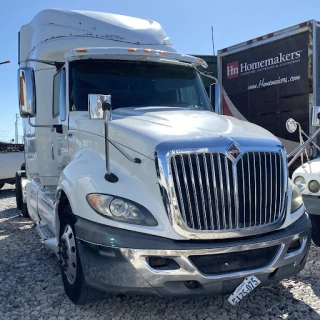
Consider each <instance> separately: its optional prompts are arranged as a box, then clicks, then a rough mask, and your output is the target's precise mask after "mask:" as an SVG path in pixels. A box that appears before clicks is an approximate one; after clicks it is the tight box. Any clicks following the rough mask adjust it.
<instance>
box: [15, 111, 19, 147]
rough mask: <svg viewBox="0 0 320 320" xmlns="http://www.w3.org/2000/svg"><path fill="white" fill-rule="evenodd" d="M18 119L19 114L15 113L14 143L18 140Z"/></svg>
mask: <svg viewBox="0 0 320 320" xmlns="http://www.w3.org/2000/svg"><path fill="white" fill-rule="evenodd" d="M18 119H19V116H18V114H17V113H16V123H15V129H16V130H15V134H16V143H19V142H18Z"/></svg>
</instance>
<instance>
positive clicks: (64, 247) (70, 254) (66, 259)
mask: <svg viewBox="0 0 320 320" xmlns="http://www.w3.org/2000/svg"><path fill="white" fill-rule="evenodd" d="M59 247H60V250H59V255H60V264H61V269H62V271H63V273H64V274H65V276H66V278H67V280H68V282H69V283H70V284H73V283H74V282H75V280H76V276H77V249H76V241H75V237H74V233H73V230H72V228H71V226H70V225H68V224H67V225H66V226H65V228H64V231H63V234H62V236H61V239H60V244H59Z"/></svg>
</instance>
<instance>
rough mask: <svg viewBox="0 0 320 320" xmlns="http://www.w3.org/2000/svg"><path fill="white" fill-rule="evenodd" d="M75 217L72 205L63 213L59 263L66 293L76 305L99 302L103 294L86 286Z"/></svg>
mask: <svg viewBox="0 0 320 320" xmlns="http://www.w3.org/2000/svg"><path fill="white" fill-rule="evenodd" d="M75 220H76V219H75V216H74V215H73V213H72V210H71V207H70V205H68V206H66V207H65V208H64V210H63V212H62V221H61V225H60V237H59V263H60V269H61V276H62V281H63V286H64V290H65V293H66V294H67V296H68V297H69V299H70V300H71V301H72V302H73V303H74V304H76V305H84V304H87V303H91V302H95V301H97V300H99V299H100V298H101V297H102V295H103V293H102V292H100V291H98V290H96V289H94V288H91V287H89V286H88V285H87V284H86V281H85V278H84V274H83V270H82V266H81V261H80V258H79V254H78V247H77V242H76V234H75V228H74V224H75Z"/></svg>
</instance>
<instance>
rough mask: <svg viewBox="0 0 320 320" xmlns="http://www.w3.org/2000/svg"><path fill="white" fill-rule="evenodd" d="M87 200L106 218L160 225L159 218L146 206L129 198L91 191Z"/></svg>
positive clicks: (145, 224) (131, 222) (143, 224)
mask: <svg viewBox="0 0 320 320" xmlns="http://www.w3.org/2000/svg"><path fill="white" fill-rule="evenodd" d="M87 201H88V203H89V204H90V206H91V207H92V208H93V209H94V210H95V211H97V212H98V213H100V214H102V215H103V216H105V217H106V218H109V219H112V220H115V221H119V222H125V223H130V224H138V225H142V226H157V225H158V222H157V220H156V219H155V218H154V217H153V216H152V214H151V213H150V212H149V211H148V210H147V209H146V208H145V207H143V206H141V205H140V204H138V203H135V202H133V201H130V200H128V199H123V198H119V197H115V196H112V195H107V194H97V193H91V194H88V195H87Z"/></svg>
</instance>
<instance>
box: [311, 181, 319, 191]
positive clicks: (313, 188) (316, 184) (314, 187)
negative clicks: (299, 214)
mask: <svg viewBox="0 0 320 320" xmlns="http://www.w3.org/2000/svg"><path fill="white" fill-rule="evenodd" d="M308 187H309V190H310V191H311V192H312V193H317V192H319V190H320V183H319V182H318V181H317V180H311V181H310V182H309V185H308Z"/></svg>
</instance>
